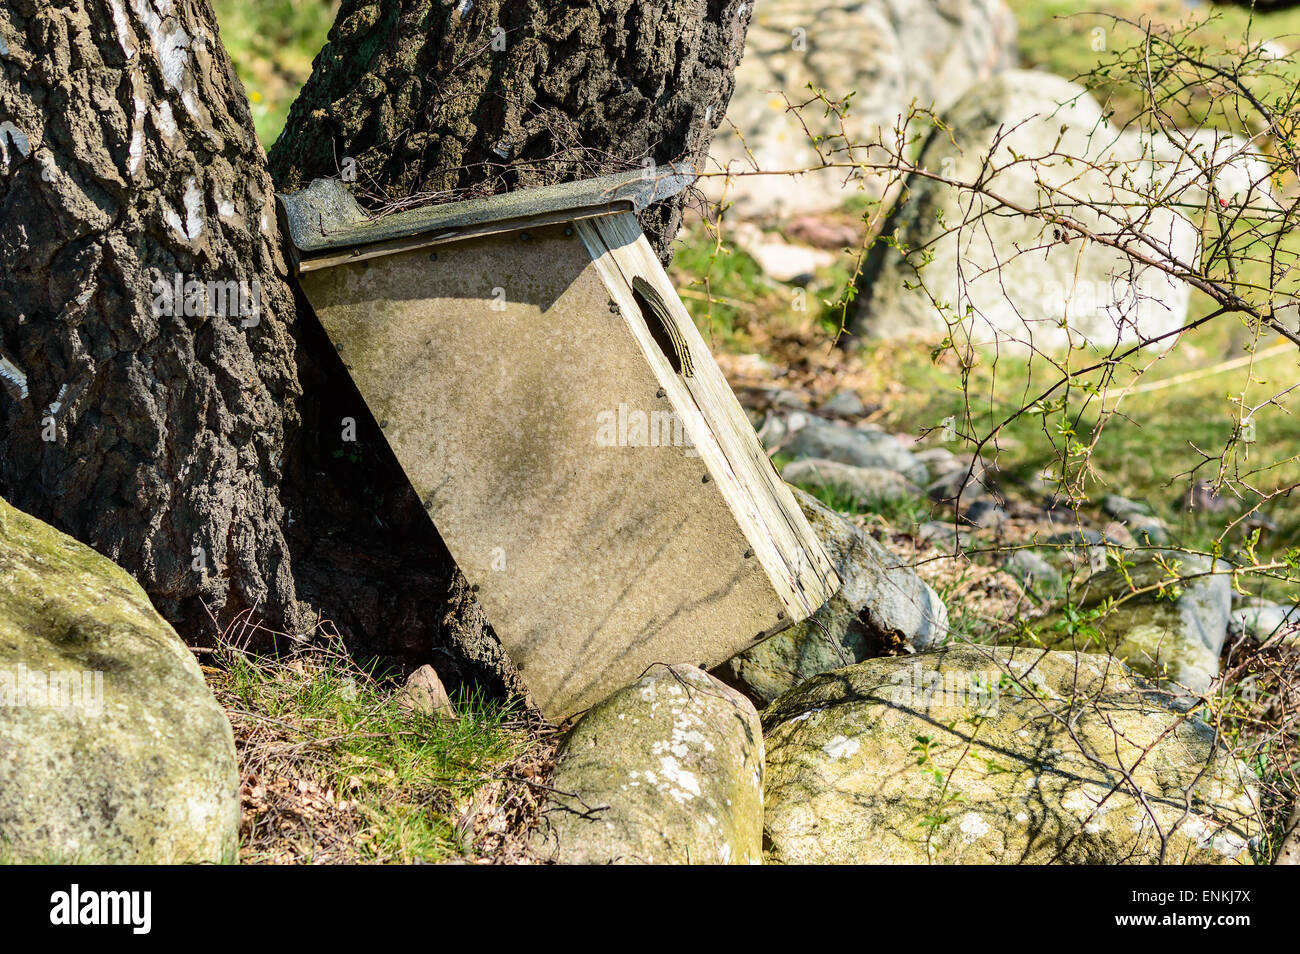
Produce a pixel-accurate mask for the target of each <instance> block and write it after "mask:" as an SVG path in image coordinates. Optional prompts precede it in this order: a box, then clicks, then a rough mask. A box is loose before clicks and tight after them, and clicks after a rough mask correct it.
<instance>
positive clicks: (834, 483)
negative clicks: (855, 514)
mask: <svg viewBox="0 0 1300 954" xmlns="http://www.w3.org/2000/svg"><path fill="white" fill-rule="evenodd" d="M781 477H782V478H783V479H784V480H785V481H786V482H787V483H791V484H796V485H798V486H800V487H804V488H809V487H811V488H812V489H814V490H829V491H833V492H835V493H837V494H842V495H844V496H845V497H847V498H848V499H849V500H851V501H852V502H853V503H854V504H855V505H857V506H859V507H874V506H876V505H877V504H880V503H885V502H888V501H893V500H902V499H903V498H905V497H915V496H917V495H918V494H920V492H921V491H920V488H918V487H917V486H916V485H915V484H914V483H912V482H911V481H910V480H908V479H907V478H906V477H904V476H903V475H902V474H900V473H899V472H898V471H896V470H889V469H888V468H885V467H854V466H853V465H852V464H841V463H840V462H839V461H834V460H818V459H816V458H812V457H804V458H800V459H799V460H795V461H791V462H790V463H788V464H786V465H785V469H784V470H782V471H781Z"/></svg>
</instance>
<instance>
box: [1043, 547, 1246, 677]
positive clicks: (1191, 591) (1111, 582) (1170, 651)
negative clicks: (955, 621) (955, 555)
mask: <svg viewBox="0 0 1300 954" xmlns="http://www.w3.org/2000/svg"><path fill="white" fill-rule="evenodd" d="M1126 559H1127V561H1128V562H1131V563H1132V564H1134V565H1133V566H1132V567H1131V568H1129V569H1128V576H1129V580H1131V581H1132V583H1131V585H1130V583H1129V580H1126V579H1125V578H1124V575H1123V574H1121V573H1120V571H1119V570H1117V569H1109V570H1103V571H1102V572H1100V573H1096V574H1094V575H1093V576H1091V577H1089V578H1088V580H1087V582H1086V583H1084V585H1083V587H1082V588H1081V589H1080V590H1079V591H1078V592H1077V593H1074V594H1071V599H1070V602H1069V603H1068V604H1066V605H1065V606H1063V607H1061V608H1059V609H1057V610H1055V611H1054V612H1052V613H1049V614H1047V615H1046V616H1044V617H1042V619H1040V620H1038V621H1037V624H1036V627H1035V628H1036V631H1037V634H1038V638H1039V639H1040V640H1041V641H1042V643H1043V645H1045V646H1048V647H1050V648H1057V649H1076V650H1080V651H1083V652H1097V653H1110V654H1111V655H1114V656H1116V657H1117V658H1119V659H1121V660H1123V661H1124V662H1125V663H1127V664H1128V665H1129V666H1130V667H1131V668H1133V669H1134V670H1136V671H1137V672H1139V673H1141V674H1143V675H1145V676H1148V677H1150V678H1152V679H1157V680H1160V681H1161V682H1164V683H1165V684H1167V685H1169V686H1171V687H1175V688H1180V689H1190V690H1191V691H1192V692H1194V693H1202V692H1204V691H1205V690H1206V689H1208V688H1209V686H1210V683H1211V682H1212V681H1213V680H1214V678H1215V676H1217V675H1218V674H1219V652H1220V650H1222V649H1223V642H1224V640H1225V639H1226V638H1227V634H1228V619H1229V613H1230V611H1231V608H1232V586H1231V583H1230V582H1229V577H1228V575H1227V574H1225V573H1217V574H1213V575H1205V574H1209V571H1210V569H1211V563H1210V561H1209V560H1208V559H1206V558H1202V557H1197V556H1188V555H1185V554H1177V553H1172V552H1168V553H1160V552H1159V551H1145V552H1142V553H1131V554H1128V555H1127V557H1126ZM1160 559H1163V560H1165V561H1166V563H1167V565H1168V566H1170V567H1175V566H1176V568H1177V573H1178V576H1180V577H1188V578H1189V579H1187V580H1186V582H1181V583H1177V585H1171V586H1169V587H1167V588H1166V589H1165V590H1164V591H1163V594H1162V593H1161V592H1160V591H1157V590H1152V591H1151V592H1148V593H1143V594H1141V595H1137V596H1132V597H1130V598H1129V599H1127V600H1125V601H1124V602H1122V603H1116V605H1114V606H1113V607H1112V608H1111V609H1110V610H1109V611H1107V612H1105V613H1104V615H1102V616H1101V617H1100V618H1098V619H1096V620H1088V621H1086V622H1085V623H1084V624H1082V626H1080V625H1075V626H1074V628H1073V631H1071V628H1070V627H1069V626H1068V625H1067V622H1066V621H1067V617H1068V616H1070V615H1076V616H1077V615H1078V614H1079V613H1080V612H1082V613H1085V614H1086V613H1088V612H1089V611H1093V610H1097V609H1098V608H1103V607H1104V604H1106V602H1107V601H1108V600H1119V599H1121V598H1123V597H1126V596H1129V594H1131V593H1135V592H1137V591H1138V590H1143V589H1146V588H1148V587H1154V586H1157V585H1158V584H1160V583H1162V582H1165V581H1169V582H1170V583H1171V584H1173V583H1175V582H1176V581H1174V580H1173V579H1172V578H1171V577H1170V574H1169V571H1168V570H1167V569H1165V567H1164V566H1161V564H1160V562H1159V560H1160Z"/></svg>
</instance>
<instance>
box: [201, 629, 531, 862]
mask: <svg viewBox="0 0 1300 954" xmlns="http://www.w3.org/2000/svg"><path fill="white" fill-rule="evenodd" d="M220 661H221V668H220V669H219V670H212V671H210V672H209V678H210V679H211V680H212V681H213V682H214V690H215V691H216V693H217V696H218V699H219V700H220V701H221V702H222V703H223V705H224V706H225V707H226V709H227V711H228V712H229V713H230V715H231V720H232V723H233V724H234V726H235V730H236V739H237V741H238V743H239V747H240V749H241V753H240V755H241V764H242V766H243V771H244V774H245V776H246V788H247V787H248V785H249V784H251V783H250V782H249V781H248V777H249V776H251V777H252V778H253V779H255V780H256V782H257V784H260V785H261V787H262V789H263V790H264V792H265V793H266V794H265V795H264V796H263V798H264V800H265V802H266V804H267V806H268V807H267V810H266V812H265V813H263V814H261V815H258V816H257V817H256V818H255V820H254V821H253V823H252V825H251V826H250V824H249V813H248V811H247V805H246V811H245V831H244V833H243V843H242V845H241V856H242V857H243V858H244V860H246V861H254V862H258V861H279V862H283V861H286V860H293V861H299V862H306V863H310V862H312V861H317V860H326V861H331V862H339V861H344V862H383V863H410V862H415V861H438V860H442V859H445V858H448V857H456V856H460V855H463V854H466V853H473V851H474V850H475V844H474V842H473V838H472V833H471V832H470V831H468V830H466V829H465V827H464V825H463V824H458V821H459V819H461V818H462V817H464V813H465V810H466V808H467V806H468V805H469V803H470V800H471V799H472V798H473V797H474V796H475V795H476V794H477V793H480V792H482V791H483V790H484V787H485V786H487V785H489V784H491V783H492V782H493V781H494V779H495V777H496V776H497V775H498V773H500V772H502V771H503V767H504V766H507V765H508V764H509V763H511V762H512V761H513V760H515V759H518V758H519V757H520V756H521V755H523V754H524V753H525V752H527V751H528V750H529V748H530V747H531V746H533V745H535V744H536V743H535V737H533V736H532V735H530V733H529V732H528V731H526V730H525V729H524V727H523V726H521V725H519V724H516V723H515V721H514V720H515V718H516V713H514V712H513V711H512V710H511V709H510V708H509V707H508V706H503V705H501V704H497V703H491V702H485V701H484V700H483V699H482V698H481V697H480V696H478V695H475V694H468V693H466V694H461V695H460V696H459V697H458V698H456V699H454V700H453V701H454V703H455V706H456V710H457V713H458V715H459V718H458V719H456V720H453V721H447V720H442V719H439V718H436V717H434V716H433V715H429V714H423V713H419V712H414V711H411V710H409V709H406V708H403V707H401V706H400V705H399V704H398V701H397V697H396V696H395V694H394V691H393V690H394V684H393V683H391V682H389V681H386V680H383V679H378V678H375V676H374V674H373V673H371V672H368V671H366V670H365V669H363V668H360V667H358V666H357V665H356V664H354V663H352V662H351V661H350V660H348V659H347V658H346V657H345V656H342V655H334V654H329V655H323V656H311V657H306V658H298V659H296V660H269V659H259V658H255V657H251V656H248V655H246V654H243V653H236V652H229V653H226V654H224V655H223V657H222V658H221V660H220ZM304 786H305V787H306V788H305V789H304ZM303 791H306V792H307V793H308V795H307V799H306V800H307V801H309V802H310V803H311V806H312V807H313V808H314V811H309V810H307V808H304V807H303V805H302V804H299V803H297V802H296V801H295V800H296V799H299V798H300V795H301V792H303ZM326 792H328V793H332V797H331V798H330V799H328V800H322V799H323V798H324V793H326ZM317 794H319V795H320V797H317ZM339 801H342V802H344V805H345V808H344V809H342V810H338V811H335V810H332V806H336V805H337V804H338V802H339ZM284 817H296V818H305V819H306V820H307V821H306V824H302V825H290V826H289V828H288V829H287V830H281V829H280V828H278V827H277V824H278V820H279V819H281V818H284Z"/></svg>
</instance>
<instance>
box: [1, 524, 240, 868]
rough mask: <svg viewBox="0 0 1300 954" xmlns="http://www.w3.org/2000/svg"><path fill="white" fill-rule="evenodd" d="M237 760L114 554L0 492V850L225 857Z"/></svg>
mask: <svg viewBox="0 0 1300 954" xmlns="http://www.w3.org/2000/svg"><path fill="white" fill-rule="evenodd" d="M238 832H239V773H238V767H237V762H236V757H235V748H234V739H233V737H232V734H231V730H230V724H229V723H228V722H227V721H226V717H225V714H224V713H223V712H222V710H221V707H220V706H218V705H217V702H216V700H215V699H213V697H212V693H211V692H210V691H209V690H208V687H207V685H206V683H205V682H204V680H203V674H202V672H201V671H200V670H199V667H198V664H197V663H196V662H195V661H194V657H193V656H192V655H191V653H190V652H189V650H187V649H186V648H185V645H184V644H183V643H182V642H181V640H180V637H178V636H177V635H176V633H175V631H174V630H173V629H172V628H171V627H170V626H169V625H168V624H167V623H166V622H165V621H164V620H163V619H162V617H160V616H159V615H158V613H157V612H155V610H154V608H153V607H152V606H151V605H150V603H149V600H148V597H146V596H145V594H144V591H143V590H142V589H141V588H140V586H139V585H138V584H137V583H136V582H135V581H134V580H133V579H131V577H130V576H128V575H127V573H126V572H125V571H124V570H122V569H121V568H119V567H117V566H115V565H114V564H113V563H112V562H111V561H109V560H108V559H106V558H105V557H102V556H100V555H99V554H98V553H96V552H95V551H94V550H92V549H90V548H89V547H87V546H84V545H82V544H80V543H78V542H77V541H75V540H73V539H72V538H71V537H69V536H66V535H65V534H62V533H60V532H58V531H57V530H54V529H53V528H52V527H49V526H48V525H46V524H44V523H41V522H40V521H39V520H36V519H35V518H34V517H31V516H28V515H27V514H25V513H22V512H21V511H19V510H15V509H14V508H13V507H11V506H10V505H9V504H8V503H6V502H5V501H4V500H0V855H2V856H3V857H4V858H5V859H6V860H9V861H24V860H30V861H48V860H55V859H61V860H75V861H95V862H109V863H116V862H136V863H178V862H200V861H228V860H233V858H234V857H235V852H236V848H237V839H238Z"/></svg>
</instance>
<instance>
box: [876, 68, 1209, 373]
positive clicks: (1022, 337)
mask: <svg viewBox="0 0 1300 954" xmlns="http://www.w3.org/2000/svg"><path fill="white" fill-rule="evenodd" d="M944 120H945V122H946V123H947V124H948V126H949V127H950V128H951V130H952V136H951V137H950V136H949V135H948V134H947V133H946V132H945V133H944V134H942V135H935V136H933V137H931V139H930V141H929V143H928V144H927V145H926V147H925V149H924V151H923V152H922V155H921V158H920V165H921V166H923V167H924V168H926V169H929V170H931V171H932V172H936V173H940V174H942V175H944V176H945V177H947V178H949V179H953V180H957V181H963V182H971V181H974V180H975V179H976V178H978V177H980V176H983V177H984V180H985V184H986V186H987V188H988V190H989V191H991V192H992V193H995V194H997V195H999V196H1002V197H1004V198H1006V199H1007V200H1009V201H1011V202H1013V203H1016V204H1019V205H1021V206H1022V207H1025V208H1030V209H1032V208H1036V207H1040V206H1046V205H1048V204H1049V202H1050V203H1055V204H1056V205H1057V206H1058V207H1061V208H1064V209H1065V211H1066V213H1067V214H1068V215H1069V216H1070V217H1072V218H1073V219H1075V220H1077V221H1079V222H1080V223H1081V224H1082V225H1083V226H1084V227H1085V228H1087V229H1089V230H1090V231H1091V232H1092V233H1093V234H1095V235H1098V236H1103V237H1110V238H1112V239H1115V240H1123V239H1125V238H1126V236H1127V237H1128V238H1129V240H1130V241H1131V235H1130V231H1129V230H1131V229H1136V230H1139V231H1141V232H1142V233H1144V234H1145V235H1147V236H1148V237H1150V238H1151V239H1152V240H1153V241H1154V242H1155V243H1156V244H1157V245H1158V246H1159V247H1160V248H1161V249H1162V250H1163V252H1167V253H1169V254H1168V255H1163V254H1162V252H1157V251H1154V250H1152V249H1151V248H1150V246H1146V245H1144V246H1143V249H1142V250H1143V251H1144V253H1145V254H1148V255H1149V256H1151V257H1156V258H1160V257H1163V258H1165V259H1166V260H1169V258H1170V256H1172V258H1173V259H1176V260H1178V261H1181V262H1184V263H1189V264H1192V265H1194V263H1195V258H1196V254H1197V250H1198V247H1199V235H1198V232H1197V229H1196V227H1195V226H1194V225H1193V224H1192V223H1191V222H1190V221H1189V220H1188V219H1186V218H1184V217H1183V216H1182V215H1181V214H1179V213H1178V212H1175V211H1170V210H1167V209H1161V208H1155V209H1149V208H1148V207H1147V204H1146V203H1145V202H1144V201H1142V200H1141V198H1140V196H1139V194H1138V193H1139V192H1141V191H1142V186H1143V184H1144V183H1149V182H1151V181H1154V180H1155V178H1156V177H1157V175H1158V173H1157V171H1156V169H1157V166H1156V163H1155V160H1154V159H1152V158H1150V157H1146V158H1143V157H1142V156H1141V148H1140V146H1139V145H1137V144H1135V143H1133V142H1131V141H1130V140H1128V139H1126V138H1124V137H1122V136H1121V135H1120V133H1119V131H1118V130H1116V129H1114V128H1112V127H1111V126H1110V124H1109V123H1108V122H1107V120H1106V119H1105V117H1104V116H1103V112H1102V108H1101V106H1100V105H1099V104H1098V103H1097V101H1096V100H1095V99H1094V98H1093V97H1092V96H1091V95H1090V94H1089V93H1088V92H1087V91H1086V90H1084V89H1083V87H1081V86H1079V85H1077V84H1075V83H1071V82H1069V81H1067V80H1064V79H1061V78H1060V77H1056V76H1051V75H1049V74H1046V73H1039V72H1032V71H1022V70H1011V71H1006V72H1003V73H999V74H997V75H996V76H994V77H993V78H992V79H991V80H989V81H988V82H986V83H982V84H980V85H979V86H978V87H976V88H975V89H973V90H972V91H971V92H970V93H969V94H968V95H967V96H966V97H964V98H963V99H962V100H961V102H959V103H957V104H956V105H955V106H954V107H953V108H952V109H951V110H950V111H949V112H948V113H947V114H946V115H945V116H944ZM991 151H992V154H993V155H992V160H991V165H992V166H993V167H995V168H997V170H998V171H996V172H992V173H990V172H989V171H988V170H985V169H984V167H985V163H986V162H987V161H989V155H990V152H991ZM1013 156H1016V157H1019V158H1018V159H1016V160H1015V161H1013ZM982 170H983V171H982ZM1044 185H1046V186H1047V187H1050V188H1051V189H1054V190H1056V191H1055V193H1053V194H1050V195H1049V193H1048V192H1047V190H1046V189H1044V188H1043V186H1044ZM1135 200H1137V202H1136V206H1134V202H1135ZM1079 203H1083V205H1080V204H1079ZM1087 203H1098V204H1100V206H1099V207H1100V208H1101V209H1104V210H1106V211H1107V212H1109V214H1110V215H1113V216H1117V218H1118V221H1116V220H1113V219H1111V218H1108V217H1107V216H1106V215H1103V214H1102V212H1100V211H1090V210H1089V209H1088V208H1086V207H1085V206H1086V204H1087ZM992 208H993V202H992V200H990V199H986V198H983V197H979V196H974V195H972V194H971V193H969V192H966V193H963V192H961V191H960V190H958V189H956V188H954V187H952V186H949V185H947V184H946V183H942V182H937V181H935V180H932V179H924V178H922V177H919V176H916V177H913V179H912V180H911V182H910V184H909V194H908V197H907V199H906V201H904V202H902V203H900V205H899V207H898V208H897V209H896V210H895V211H894V213H893V214H892V215H891V218H890V220H889V222H888V223H887V224H886V226H885V231H886V232H887V233H894V232H895V231H896V232H897V234H898V239H899V241H900V243H901V244H902V245H903V246H904V251H900V250H899V249H897V248H894V247H892V246H886V245H884V244H880V245H878V246H876V248H875V249H873V252H872V255H871V256H869V260H868V262H867V264H866V267H865V269H864V273H863V279H862V285H863V290H864V293H863V294H862V295H861V296H860V297H859V299H858V306H857V310H856V313H855V316H854V319H853V323H852V326H853V330H854V331H855V332H857V333H858V334H861V335H864V336H868V337H898V336H903V335H912V334H921V335H931V336H941V335H947V334H950V333H951V334H952V335H953V337H954V340H958V341H961V342H966V341H972V342H974V343H975V344H978V345H984V346H996V347H998V348H1000V349H1006V350H1011V351H1025V350H1027V349H1028V348H1029V347H1031V346H1032V347H1034V348H1037V349H1059V348H1063V347H1065V346H1067V345H1074V346H1077V345H1081V344H1084V343H1091V344H1093V345H1096V346H1099V347H1105V346H1110V345H1114V344H1115V343H1117V342H1120V341H1129V340H1132V339H1134V338H1135V337H1138V336H1139V335H1141V336H1152V335H1158V334H1162V333H1164V332H1168V331H1172V330H1174V329H1176V328H1178V327H1179V326H1180V325H1181V324H1182V323H1183V321H1184V320H1185V318H1186V313H1187V305H1188V300H1189V294H1190V293H1189V290H1188V287H1187V286H1186V285H1185V284H1183V283H1182V282H1180V281H1178V280H1176V279H1173V278H1170V277H1169V276H1168V275H1166V274H1165V273H1164V272H1163V271H1161V270H1160V269H1157V268H1155V267H1152V266H1145V265H1141V264H1139V263H1136V262H1135V261H1133V260H1131V259H1130V258H1129V257H1128V256H1126V255H1124V254H1123V252H1121V251H1118V250H1116V249H1113V248H1110V247H1107V246H1106V245H1105V244H1103V243H1101V242H1096V241H1085V240H1084V239H1083V238H1082V237H1081V236H1079V235H1078V234H1077V233H1075V234H1067V233H1062V234H1061V235H1060V236H1059V237H1058V235H1057V234H1056V227H1055V226H1054V225H1051V224H1047V223H1045V222H1044V221H1042V220H1041V219H1039V218H1036V217H1032V216H1021V215H1016V214H1013V213H1010V212H1005V211H1004V212H1002V213H1000V214H983V213H985V212H988V211H989V210H990V209H992ZM1126 209H1127V210H1128V211H1126ZM917 266H921V267H920V271H919V273H918V270H917ZM918 275H919V283H918ZM920 285H923V286H924V287H920ZM936 302H938V303H940V304H942V305H944V306H946V308H947V309H948V310H947V312H946V313H944V312H941V311H940V310H939V308H938V307H936Z"/></svg>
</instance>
